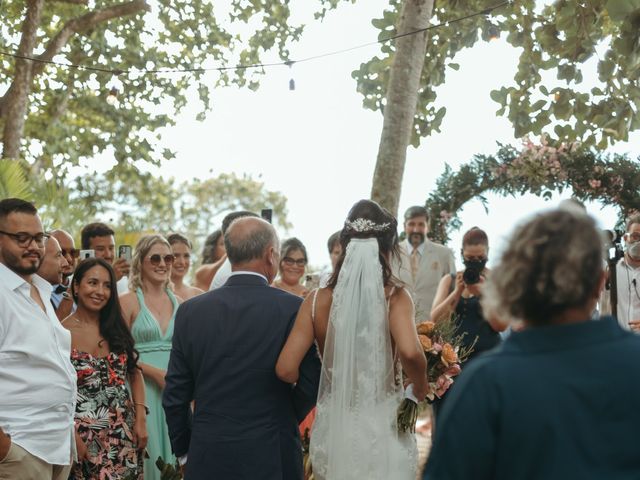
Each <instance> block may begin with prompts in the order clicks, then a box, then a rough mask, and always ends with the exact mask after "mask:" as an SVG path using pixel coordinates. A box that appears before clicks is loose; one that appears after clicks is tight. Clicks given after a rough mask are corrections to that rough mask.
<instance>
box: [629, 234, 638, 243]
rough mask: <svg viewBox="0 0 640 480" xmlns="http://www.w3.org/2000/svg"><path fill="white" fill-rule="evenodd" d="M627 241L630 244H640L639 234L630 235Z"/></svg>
mask: <svg viewBox="0 0 640 480" xmlns="http://www.w3.org/2000/svg"><path fill="white" fill-rule="evenodd" d="M629 240H631V241H632V242H640V233H630V234H629Z"/></svg>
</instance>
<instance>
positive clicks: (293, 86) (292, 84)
mask: <svg viewBox="0 0 640 480" xmlns="http://www.w3.org/2000/svg"><path fill="white" fill-rule="evenodd" d="M286 63H287V64H288V65H289V70H290V71H291V78H290V79H289V90H290V91H292V92H293V91H294V90H295V89H296V81H295V80H294V79H293V71H292V70H293V69H292V68H291V67H293V64H294V63H295V62H286Z"/></svg>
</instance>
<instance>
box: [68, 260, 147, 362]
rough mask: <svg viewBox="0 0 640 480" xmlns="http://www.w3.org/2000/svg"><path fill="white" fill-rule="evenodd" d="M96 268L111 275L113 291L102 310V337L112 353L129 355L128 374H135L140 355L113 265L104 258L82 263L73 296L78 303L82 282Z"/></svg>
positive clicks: (73, 283)
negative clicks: (123, 305)
mask: <svg viewBox="0 0 640 480" xmlns="http://www.w3.org/2000/svg"><path fill="white" fill-rule="evenodd" d="M96 266H98V267H102V268H104V269H105V270H106V271H107V273H108V274H109V282H110V283H111V291H110V294H109V298H108V299H107V304H106V305H105V306H104V307H103V308H102V310H100V323H99V329H100V335H101V336H102V338H104V339H105V340H106V341H107V342H108V343H109V350H110V351H112V352H114V353H117V354H121V353H125V354H126V355H127V372H128V373H133V371H134V370H135V369H136V368H138V357H139V355H138V351H137V350H136V349H135V348H134V345H135V342H134V340H133V336H132V335H131V331H130V330H129V328H128V327H127V324H126V322H125V320H124V316H123V315H122V309H121V308H120V301H119V300H118V292H117V287H116V283H117V282H116V274H115V273H114V271H113V268H112V267H111V265H109V264H108V263H107V262H106V261H104V260H103V259H102V258H88V259H86V260H83V261H81V262H80V263H79V264H78V267H77V268H76V270H75V273H74V275H73V282H72V283H71V295H72V296H73V299H74V301H75V302H76V303H77V302H78V292H77V289H78V286H79V285H80V282H81V281H82V279H83V278H84V276H85V275H86V274H87V272H88V271H89V270H90V269H92V268H93V267H96Z"/></svg>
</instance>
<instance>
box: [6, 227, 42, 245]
mask: <svg viewBox="0 0 640 480" xmlns="http://www.w3.org/2000/svg"><path fill="white" fill-rule="evenodd" d="M0 234H2V235H6V236H7V237H11V238H12V239H13V240H14V241H15V242H16V243H17V244H18V246H19V247H23V248H25V247H28V246H29V245H31V242H36V245H37V246H38V247H44V244H45V242H46V241H47V239H48V238H49V236H50V235H48V234H46V233H36V234H35V235H31V234H30V233H25V232H18V233H9V232H3V231H2V230H0Z"/></svg>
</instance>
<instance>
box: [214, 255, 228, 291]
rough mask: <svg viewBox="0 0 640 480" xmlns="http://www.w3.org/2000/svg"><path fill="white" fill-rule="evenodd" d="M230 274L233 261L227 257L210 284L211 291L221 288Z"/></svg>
mask: <svg viewBox="0 0 640 480" xmlns="http://www.w3.org/2000/svg"><path fill="white" fill-rule="evenodd" d="M230 275H231V262H230V261H229V259H228V258H227V259H225V261H224V262H222V265H220V268H219V269H218V271H217V272H216V274H215V275H214V276H213V280H211V285H210V286H209V291H211V290H215V289H216V288H220V287H221V286H223V285H224V284H225V283H227V280H228V279H229V276H230Z"/></svg>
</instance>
